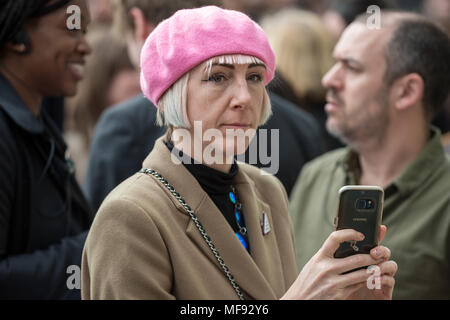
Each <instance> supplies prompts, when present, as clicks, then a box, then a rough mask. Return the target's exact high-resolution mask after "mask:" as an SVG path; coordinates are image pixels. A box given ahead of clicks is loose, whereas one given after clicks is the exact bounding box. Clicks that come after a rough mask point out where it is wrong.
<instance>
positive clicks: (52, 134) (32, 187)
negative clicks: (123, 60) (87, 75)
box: [0, 0, 93, 299]
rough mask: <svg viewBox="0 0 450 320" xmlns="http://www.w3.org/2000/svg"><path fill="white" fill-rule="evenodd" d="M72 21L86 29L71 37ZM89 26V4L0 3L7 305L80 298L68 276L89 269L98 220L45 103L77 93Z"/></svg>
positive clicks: (0, 199) (0, 282) (0, 174)
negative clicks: (88, 249) (89, 239)
mask: <svg viewBox="0 0 450 320" xmlns="http://www.w3.org/2000/svg"><path fill="white" fill-rule="evenodd" d="M71 5H76V6H77V9H80V10H79V11H78V10H75V13H73V14H74V15H75V16H71V15H70V14H67V8H68V6H71ZM77 13H80V14H78V15H77ZM68 18H75V19H78V20H79V22H80V28H79V29H74V30H70V29H69V28H68V26H67V19H68ZM88 24H89V12H88V11H87V6H86V1H85V0H72V1H69V0H34V1H29V0H6V1H2V2H1V4H0V136H1V139H0V299H69V298H79V297H80V291H79V290H77V289H76V288H75V289H73V286H72V285H71V284H68V283H67V280H68V277H69V276H70V274H67V270H76V267H74V266H79V265H80V263H81V250H82V248H83V244H84V240H85V238H86V231H87V229H88V228H89V226H90V223H91V221H92V218H93V217H92V214H91V210H90V208H89V205H88V204H87V202H86V200H85V199H84V196H83V194H82V192H81V190H80V188H79V186H78V185H77V183H76V181H75V179H74V175H73V173H74V168H73V165H72V162H71V160H70V158H69V157H68V154H67V152H66V149H67V148H66V145H65V143H64V140H63V138H62V137H61V133H60V132H59V130H58V129H57V128H56V126H55V124H54V123H52V121H51V120H50V119H49V117H48V115H46V114H45V112H44V111H43V110H42V108H41V105H42V100H43V98H44V97H46V96H72V95H74V94H75V93H76V90H77V83H78V82H79V81H80V80H81V79H82V78H83V64H84V57H85V56H86V55H87V54H89V53H90V47H89V45H88V44H87V43H86V41H85V38H84V36H85V33H86V27H87V25H88ZM69 267H70V269H68V268H69ZM78 270H79V269H78ZM75 287H76V281H75ZM70 289H73V290H70ZM78 289H79V288H78Z"/></svg>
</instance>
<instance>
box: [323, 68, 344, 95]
mask: <svg viewBox="0 0 450 320" xmlns="http://www.w3.org/2000/svg"><path fill="white" fill-rule="evenodd" d="M342 83H343V82H342V75H341V68H340V66H339V63H336V64H335V65H334V66H333V67H331V69H330V70H328V72H327V73H326V74H325V75H324V76H323V78H322V85H323V87H324V88H326V89H330V88H336V89H338V88H342Z"/></svg>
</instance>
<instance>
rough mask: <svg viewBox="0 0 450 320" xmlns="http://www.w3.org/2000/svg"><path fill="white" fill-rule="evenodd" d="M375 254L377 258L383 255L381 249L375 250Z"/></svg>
mask: <svg viewBox="0 0 450 320" xmlns="http://www.w3.org/2000/svg"><path fill="white" fill-rule="evenodd" d="M373 254H374V255H375V257H377V258H379V257H381V251H380V250H379V249H375V250H373Z"/></svg>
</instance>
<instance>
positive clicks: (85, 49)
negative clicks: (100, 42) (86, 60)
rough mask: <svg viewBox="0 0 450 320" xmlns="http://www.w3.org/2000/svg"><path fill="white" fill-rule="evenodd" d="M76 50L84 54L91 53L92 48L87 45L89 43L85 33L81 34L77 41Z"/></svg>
mask: <svg viewBox="0 0 450 320" xmlns="http://www.w3.org/2000/svg"><path fill="white" fill-rule="evenodd" d="M77 51H78V52H79V53H81V54H82V55H84V56H85V55H89V54H91V53H92V48H91V46H90V45H89V43H88V42H87V40H86V36H85V35H82V36H81V38H80V40H79V42H78V45H77Z"/></svg>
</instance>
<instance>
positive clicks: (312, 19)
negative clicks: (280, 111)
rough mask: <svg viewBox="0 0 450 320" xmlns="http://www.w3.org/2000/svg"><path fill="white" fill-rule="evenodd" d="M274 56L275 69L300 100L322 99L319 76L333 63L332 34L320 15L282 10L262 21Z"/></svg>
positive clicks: (302, 11)
mask: <svg viewBox="0 0 450 320" xmlns="http://www.w3.org/2000/svg"><path fill="white" fill-rule="evenodd" d="M261 27H262V28H263V29H264V31H265V32H266V34H267V37H268V38H269V42H270V44H271V46H272V48H273V50H274V52H275V56H276V57H277V71H278V72H279V73H280V74H281V76H282V77H283V78H284V79H285V80H286V81H287V83H288V84H289V85H290V86H291V87H292V89H293V91H294V92H295V94H296V96H297V97H298V98H299V99H302V100H313V101H321V100H323V99H324V95H325V89H324V88H323V87H322V83H321V80H322V77H323V76H324V75H325V74H326V72H327V71H328V70H329V69H330V68H331V67H332V65H333V58H332V51H333V47H334V44H335V43H334V40H333V37H332V36H331V35H330V34H329V32H328V30H327V29H326V27H325V25H324V24H323V22H322V20H321V19H320V17H319V16H317V15H316V14H314V13H312V12H308V11H304V10H299V9H289V10H287V9H285V10H282V11H279V12H278V13H275V14H273V15H270V16H266V17H265V18H263V19H262V21H261Z"/></svg>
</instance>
